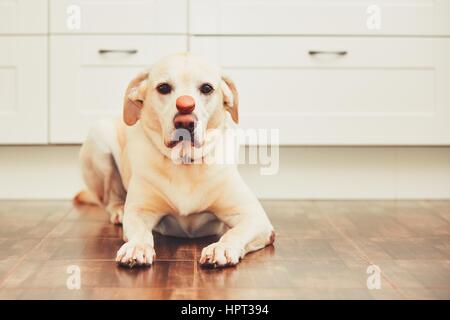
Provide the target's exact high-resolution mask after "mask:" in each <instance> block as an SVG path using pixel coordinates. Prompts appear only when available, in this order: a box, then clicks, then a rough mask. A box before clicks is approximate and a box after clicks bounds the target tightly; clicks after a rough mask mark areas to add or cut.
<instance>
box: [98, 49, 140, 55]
mask: <svg viewBox="0 0 450 320" xmlns="http://www.w3.org/2000/svg"><path fill="white" fill-rule="evenodd" d="M137 52H138V50H137V49H122V50H120V49H99V50H98V53H100V54H106V53H127V54H136V53H137Z"/></svg>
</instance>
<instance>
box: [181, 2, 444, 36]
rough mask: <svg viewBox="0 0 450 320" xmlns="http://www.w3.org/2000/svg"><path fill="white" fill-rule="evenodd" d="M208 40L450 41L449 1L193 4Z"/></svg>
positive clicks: (197, 29)
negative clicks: (409, 37) (395, 38)
mask: <svg viewBox="0 0 450 320" xmlns="http://www.w3.org/2000/svg"><path fill="white" fill-rule="evenodd" d="M189 23H190V31H191V33H193V34H205V35H213V34H220V35H237V34H247V35H256V34H258V35H450V1H448V0H395V1H393V0H377V1H372V0H358V1H348V0H333V1H330V0H314V1H311V0H282V1H276V0H193V1H191V2H190V19H189Z"/></svg>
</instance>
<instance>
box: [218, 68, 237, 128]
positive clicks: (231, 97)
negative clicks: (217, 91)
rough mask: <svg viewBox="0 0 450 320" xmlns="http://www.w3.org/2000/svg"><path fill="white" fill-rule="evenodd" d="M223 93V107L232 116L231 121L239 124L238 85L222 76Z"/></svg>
mask: <svg viewBox="0 0 450 320" xmlns="http://www.w3.org/2000/svg"><path fill="white" fill-rule="evenodd" d="M221 87H222V93H223V106H224V107H225V109H226V110H227V111H228V112H229V113H230V114H231V119H233V121H234V122H235V123H238V122H239V112H238V111H239V110H238V106H239V96H238V92H237V90H236V85H235V84H234V82H233V81H232V80H231V79H230V78H229V77H227V76H222V84H221Z"/></svg>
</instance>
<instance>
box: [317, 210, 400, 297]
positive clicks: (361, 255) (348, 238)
mask: <svg viewBox="0 0 450 320" xmlns="http://www.w3.org/2000/svg"><path fill="white" fill-rule="evenodd" d="M319 211H320V212H322V211H321V210H320V209H319ZM322 213H323V212H322ZM323 214H324V215H325V217H326V219H327V221H328V223H329V224H330V225H331V226H332V227H333V228H334V229H335V230H336V232H337V233H339V234H340V235H341V236H342V238H343V239H344V240H345V241H347V242H348V243H350V245H351V246H352V247H353V248H355V249H356V251H357V252H358V254H359V256H360V258H361V259H363V260H365V262H366V263H368V264H369V265H373V264H374V263H373V262H372V260H371V259H370V258H369V256H368V255H367V254H366V253H365V252H364V250H362V249H361V248H360V247H359V246H358V245H357V244H356V243H355V242H354V241H353V240H352V239H351V238H350V237H349V236H347V235H346V234H345V232H343V231H342V230H341V229H340V228H338V227H337V226H336V225H335V224H334V223H333V221H332V219H331V218H330V217H329V216H328V214H326V213H323ZM381 275H382V277H383V278H384V279H385V280H386V282H387V283H388V284H389V285H390V286H391V287H392V288H393V289H394V290H395V292H397V293H398V294H399V295H400V296H401V297H403V298H408V297H406V296H405V295H404V294H403V293H402V292H401V291H400V290H399V289H398V288H397V286H396V285H395V284H394V283H393V282H392V280H390V279H389V277H388V276H387V275H386V274H385V273H384V272H383V271H381Z"/></svg>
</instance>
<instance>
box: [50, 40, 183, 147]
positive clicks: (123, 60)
mask: <svg viewBox="0 0 450 320" xmlns="http://www.w3.org/2000/svg"><path fill="white" fill-rule="evenodd" d="M186 43H187V41H186V37H185V36H75V35H74V36H51V37H50V61H51V62H50V76H51V78H50V88H51V90H50V101H51V102H50V107H51V112H50V141H51V142H53V143H79V142H82V141H83V139H84V138H85V136H86V133H87V131H88V129H89V128H90V126H91V125H92V123H93V122H95V121H96V120H98V119H102V118H105V117H113V116H120V115H121V114H122V102H123V94H124V92H125V89H126V87H127V85H128V83H129V81H130V80H131V79H132V78H133V77H134V76H135V75H136V74H137V73H139V72H141V71H142V70H144V69H145V68H147V67H149V66H150V65H151V64H152V63H153V62H154V61H155V60H157V59H159V58H161V57H163V56H165V55H167V54H169V53H174V52H179V51H186ZM101 50H119V52H109V53H108V52H107V53H100V51H101ZM120 50H124V51H123V52H121V51H120Z"/></svg>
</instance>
